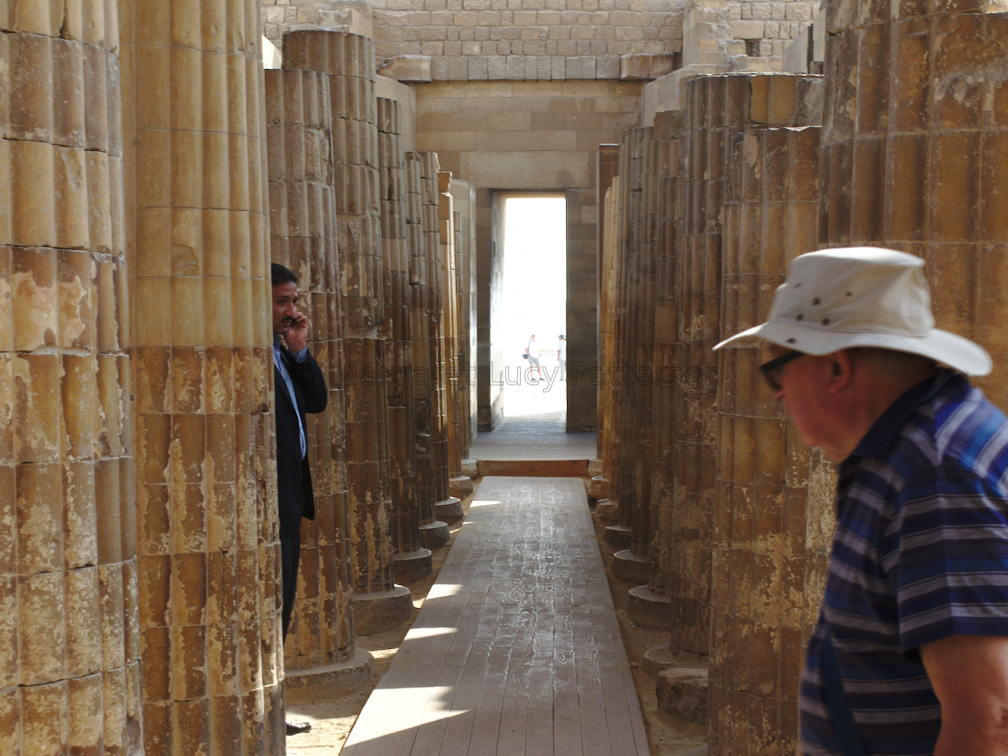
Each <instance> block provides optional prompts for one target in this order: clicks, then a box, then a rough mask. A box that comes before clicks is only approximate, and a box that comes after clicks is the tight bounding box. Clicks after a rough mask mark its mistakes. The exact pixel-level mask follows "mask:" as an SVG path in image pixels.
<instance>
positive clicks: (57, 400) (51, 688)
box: [0, 0, 143, 754]
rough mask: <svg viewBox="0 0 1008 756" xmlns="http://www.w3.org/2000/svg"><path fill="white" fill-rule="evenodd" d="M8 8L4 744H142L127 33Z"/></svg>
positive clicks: (3, 135)
mask: <svg viewBox="0 0 1008 756" xmlns="http://www.w3.org/2000/svg"><path fill="white" fill-rule="evenodd" d="M64 5H65V4H64V3H62V2H59V3H57V2H44V1H43V2H35V3H27V4H26V3H22V4H20V5H15V6H13V7H12V8H10V10H8V6H7V5H5V6H4V8H3V9H0V61H2V63H0V68H2V69H3V72H4V73H3V76H2V80H3V84H2V85H0V88H2V89H3V95H2V96H0V166H2V167H0V290H3V292H4V294H3V296H0V521H2V522H3V523H4V526H3V531H2V534H0V618H2V619H0V752H2V753H10V754H15V753H26V754H27V753H97V752H98V751H99V750H101V749H102V748H104V749H105V751H104V752H106V753H109V752H115V753H124V754H134V753H142V750H143V744H142V732H141V723H142V716H141V700H140V696H141V693H140V687H141V686H140V637H139V629H138V603H137V561H136V532H135V528H136V517H135V505H134V495H133V480H134V465H133V452H132V448H131V434H130V417H131V415H130V407H129V397H130V393H131V382H130V371H129V361H128V359H127V356H126V349H127V346H128V344H127V333H126V326H127V323H128V318H127V311H126V306H127V282H126V274H125V266H124V257H125V239H124V232H123V186H122V178H123V165H122V134H121V123H120V97H121V91H120V87H119V82H120V76H119V70H120V67H119V61H118V60H117V58H116V55H115V51H116V50H117V48H118V45H119V25H118V20H117V18H116V14H115V12H114V11H115V8H114V6H113V7H111V8H110V7H109V6H108V5H107V4H106V3H103V2H91V1H87V0H86V1H85V2H81V3H77V4H75V5H74V7H73V8H65V7H64Z"/></svg>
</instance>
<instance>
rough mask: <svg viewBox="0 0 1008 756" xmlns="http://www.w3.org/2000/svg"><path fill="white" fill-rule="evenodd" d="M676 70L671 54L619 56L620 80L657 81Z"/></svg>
mask: <svg viewBox="0 0 1008 756" xmlns="http://www.w3.org/2000/svg"><path fill="white" fill-rule="evenodd" d="M675 68H676V56H675V55H674V54H673V53H634V54H631V55H621V56H620V80H621V81H641V80H645V81H646V80H650V79H657V78H658V77H659V76H664V75H665V74H668V73H672V71H674V70H675Z"/></svg>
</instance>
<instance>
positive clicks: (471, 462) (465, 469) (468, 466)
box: [461, 457, 479, 478]
mask: <svg viewBox="0 0 1008 756" xmlns="http://www.w3.org/2000/svg"><path fill="white" fill-rule="evenodd" d="M461 467H462V474H463V475H467V476H469V477H470V478H478V477H479V460H476V459H473V458H472V457H466V458H465V459H463V460H462V466H461Z"/></svg>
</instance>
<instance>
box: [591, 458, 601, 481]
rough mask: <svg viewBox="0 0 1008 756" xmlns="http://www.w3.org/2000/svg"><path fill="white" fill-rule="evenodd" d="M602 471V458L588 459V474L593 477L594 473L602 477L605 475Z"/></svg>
mask: <svg viewBox="0 0 1008 756" xmlns="http://www.w3.org/2000/svg"><path fill="white" fill-rule="evenodd" d="M603 473H604V470H603V469H602V460H601V459H589V460H588V474H589V475H591V476H592V477H595V476H596V475H601V476H602V477H605V475H604V474H603Z"/></svg>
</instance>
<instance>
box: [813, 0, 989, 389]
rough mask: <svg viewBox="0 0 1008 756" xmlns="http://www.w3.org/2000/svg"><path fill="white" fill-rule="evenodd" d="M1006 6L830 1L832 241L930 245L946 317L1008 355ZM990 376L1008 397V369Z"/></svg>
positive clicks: (826, 188) (825, 202) (826, 176)
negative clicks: (1005, 375)
mask: <svg viewBox="0 0 1008 756" xmlns="http://www.w3.org/2000/svg"><path fill="white" fill-rule="evenodd" d="M998 8H1000V9H1002V10H1004V4H1003V3H990V2H980V1H979V0H969V1H968V2H964V3H956V4H947V3H943V4H938V5H936V6H934V8H932V7H931V6H928V7H927V8H922V9H917V8H915V7H912V6H910V5H907V4H902V5H897V6H894V7H893V9H892V10H891V11H889V10H888V9H887V11H886V12H885V13H878V12H875V11H874V7H873V6H872V5H871V4H870V3H866V2H861V1H859V2H854V3H850V4H846V5H845V4H841V3H839V2H829V3H827V4H826V11H827V13H826V17H827V29H826V61H825V66H826V74H827V79H826V81H827V87H826V90H827V91H826V98H825V99H826V102H825V108H824V120H823V162H822V166H823V168H822V170H823V176H822V181H823V184H822V185H823V198H822V205H821V222H820V240H821V243H822V246H831V247H837V246H847V245H860V244H867V245H882V246H886V247H893V248H896V249H900V250H903V251H905V252H910V253H913V254H916V255H918V256H920V257H923V258H924V259H925V260H926V261H927V264H926V266H925V268H924V270H925V272H926V274H927V276H928V279H929V280H930V281H931V284H932V286H931V296H932V303H933V308H934V312H935V319H936V321H937V325H938V327H940V328H945V329H948V330H951V331H954V332H956V333H959V334H962V335H963V336H966V337H968V338H973V339H976V340H977V341H979V342H980V343H981V344H983V346H984V347H986V348H987V349H988V351H990V352H991V355H992V356H993V358H994V361H995V364H1003V363H1004V359H1005V357H1006V356H1008V339H1006V336H1005V332H1004V328H1003V326H1002V324H1003V323H1004V322H1005V315H1006V313H1005V312H1004V308H1005V304H1004V301H1005V299H1004V297H1003V296H1002V291H1001V282H1002V280H1003V278H1004V276H1003V271H1004V260H1005V250H1006V246H1005V245H1006V242H1008V215H1006V213H1005V211H1004V193H1005V178H1004V176H1005V168H1006V166H1008V94H1006V84H1005V82H1004V81H1003V77H1002V76H1000V75H992V74H991V72H992V71H1002V70H1003V69H1004V61H1005V60H1006V57H1008V13H1004V12H1001V13H995V12H992V10H995V9H998ZM937 282H940V285H936V284H937ZM995 376H996V373H995ZM977 382H978V384H979V385H981V386H983V388H984V389H985V390H986V391H987V392H988V394H989V395H990V396H991V398H992V399H993V400H994V401H995V402H996V403H998V404H999V405H1001V406H1005V405H1006V402H1008V386H1006V385H1005V383H1004V381H1001V380H999V379H998V378H997V377H990V378H986V379H980V380H979V381H977Z"/></svg>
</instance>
